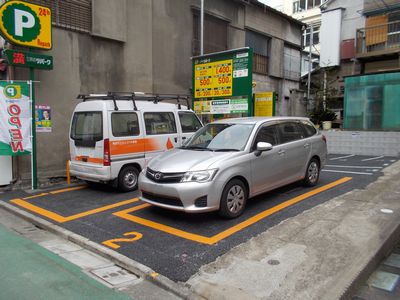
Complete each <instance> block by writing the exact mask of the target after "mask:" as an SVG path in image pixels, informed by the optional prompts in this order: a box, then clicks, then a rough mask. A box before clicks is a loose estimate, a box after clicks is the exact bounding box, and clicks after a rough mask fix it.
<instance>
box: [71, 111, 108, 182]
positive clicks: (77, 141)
mask: <svg viewBox="0 0 400 300" xmlns="http://www.w3.org/2000/svg"><path fill="white" fill-rule="evenodd" d="M103 118H104V119H103ZM105 118H106V116H103V112H102V111H76V112H75V113H74V116H73V118H72V123H71V134H70V150H71V163H72V164H76V165H79V166H80V167H81V169H80V170H81V171H82V172H85V173H87V175H88V176H90V175H91V174H92V173H93V174H98V172H97V171H95V169H96V168H102V167H103V163H104V153H103V152H104V138H105V136H104V131H103V124H104V123H106V119H105Z"/></svg>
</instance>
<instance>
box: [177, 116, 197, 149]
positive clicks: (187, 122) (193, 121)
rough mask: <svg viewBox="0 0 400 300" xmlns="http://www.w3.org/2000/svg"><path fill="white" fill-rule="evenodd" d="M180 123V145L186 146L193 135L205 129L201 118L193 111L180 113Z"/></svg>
mask: <svg viewBox="0 0 400 300" xmlns="http://www.w3.org/2000/svg"><path fill="white" fill-rule="evenodd" d="M178 116H179V123H180V129H181V132H182V133H181V140H180V145H182V144H184V143H185V141H187V139H188V138H190V137H191V136H192V135H193V133H195V132H196V131H197V130H199V129H200V128H201V127H203V124H201V122H200V120H199V118H198V117H197V116H196V114H195V113H194V112H191V111H178Z"/></svg>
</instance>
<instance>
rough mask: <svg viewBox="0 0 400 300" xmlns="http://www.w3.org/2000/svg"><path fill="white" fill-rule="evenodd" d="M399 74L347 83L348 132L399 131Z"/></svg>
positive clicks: (346, 121) (346, 80) (347, 80)
mask: <svg viewBox="0 0 400 300" xmlns="http://www.w3.org/2000/svg"><path fill="white" fill-rule="evenodd" d="M399 94H400V73H386V74H374V75H365V76H357V77H348V78H346V79H345V103H344V110H345V117H344V128H345V129H365V130H399V129H400V118H399V117H398V116H399V115H400V103H399V101H398V95H399Z"/></svg>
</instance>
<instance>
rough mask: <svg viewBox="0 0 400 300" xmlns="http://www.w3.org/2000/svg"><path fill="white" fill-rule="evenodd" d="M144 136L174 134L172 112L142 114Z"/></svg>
mask: <svg viewBox="0 0 400 300" xmlns="http://www.w3.org/2000/svg"><path fill="white" fill-rule="evenodd" d="M144 123H145V125H146V134H148V135H152V134H167V133H176V123H175V117H174V114H173V113H172V112H147V113H144Z"/></svg>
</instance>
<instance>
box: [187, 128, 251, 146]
mask: <svg viewBox="0 0 400 300" xmlns="http://www.w3.org/2000/svg"><path fill="white" fill-rule="evenodd" d="M252 130H253V125H249V124H219V123H213V124H207V125H206V126H204V127H203V128H201V129H200V130H199V131H197V132H196V133H195V134H194V135H193V136H192V138H190V140H188V142H187V143H186V144H185V145H184V146H183V147H181V148H182V149H191V150H198V151H220V152H222V151H241V150H243V149H244V147H245V146H246V143H247V141H248V139H249V136H250V133H251V131H252Z"/></svg>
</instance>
